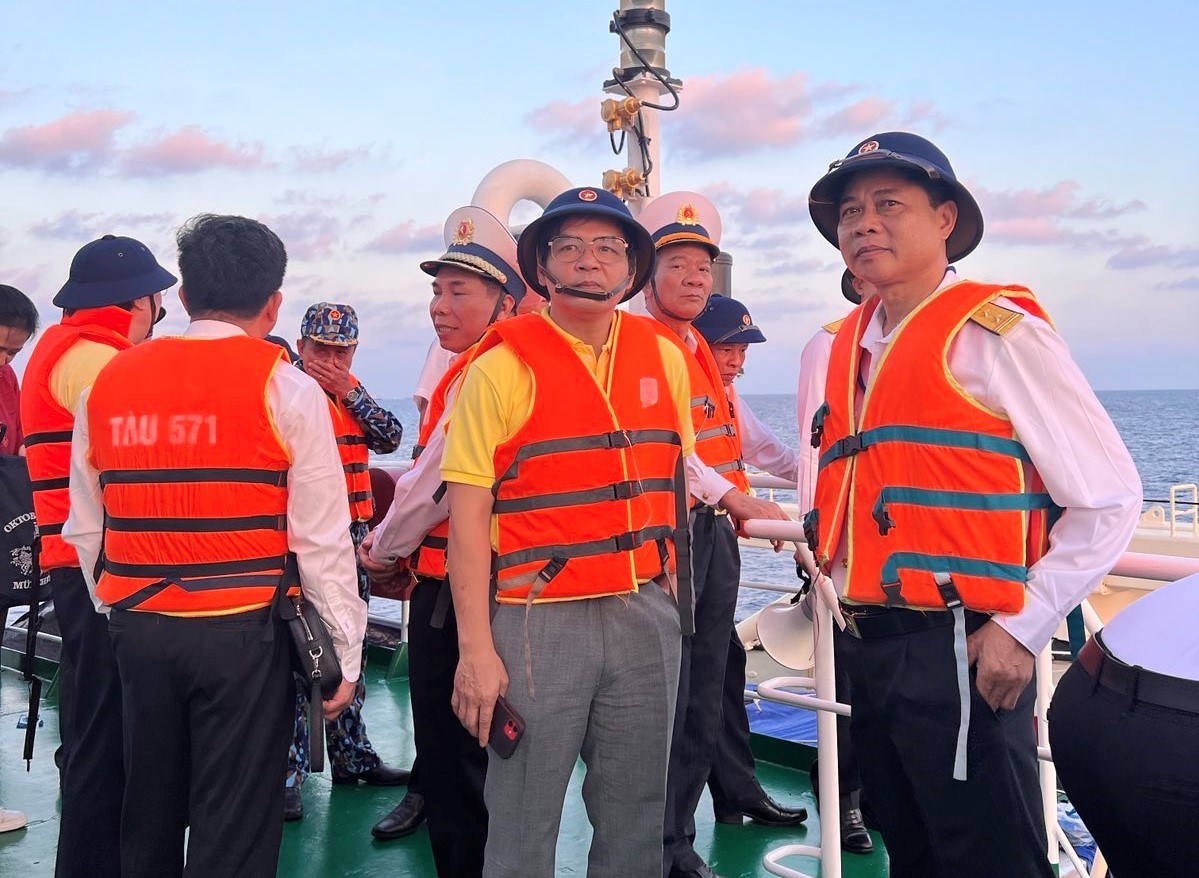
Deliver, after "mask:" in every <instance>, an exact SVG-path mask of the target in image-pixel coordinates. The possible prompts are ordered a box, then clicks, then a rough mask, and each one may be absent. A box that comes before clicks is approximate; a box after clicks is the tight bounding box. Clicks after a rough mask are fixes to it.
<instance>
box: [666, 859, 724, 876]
mask: <svg viewBox="0 0 1199 878" xmlns="http://www.w3.org/2000/svg"><path fill="white" fill-rule="evenodd" d="M670 878H720V876H719V875H717V874H716V873H715V872H713V871H712V869H711V868H710V867H709V866H708V864H707V863H700V864H699V865H698V866H696V867H695V868H694V869H671V870H670Z"/></svg>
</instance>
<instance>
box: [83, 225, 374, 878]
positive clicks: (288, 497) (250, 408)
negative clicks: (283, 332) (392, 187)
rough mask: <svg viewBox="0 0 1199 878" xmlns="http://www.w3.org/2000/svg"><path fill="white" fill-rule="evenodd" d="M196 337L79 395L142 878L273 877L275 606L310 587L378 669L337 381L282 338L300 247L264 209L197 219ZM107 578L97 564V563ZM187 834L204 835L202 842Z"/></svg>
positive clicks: (91, 536) (192, 297)
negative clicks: (288, 275)
mask: <svg viewBox="0 0 1199 878" xmlns="http://www.w3.org/2000/svg"><path fill="white" fill-rule="evenodd" d="M178 243H179V268H180V274H181V275H182V277H183V284H182V288H181V289H180V291H179V297H180V299H181V300H182V302H183V306H184V308H185V309H186V310H187V312H188V314H189V316H190V317H191V323H190V324H189V325H188V327H187V330H186V331H185V332H184V334H183V336H182V337H180V338H163V339H157V340H155V341H153V342H150V343H148V344H145V345H141V346H139V347H137V348H134V349H131V350H126V351H122V352H121V354H119V355H118V356H117V357H115V358H113V360H112V361H111V362H110V363H109V364H108V366H107V367H105V370H104V371H103V372H102V373H101V375H100V376H99V377H98V378H97V379H96V382H95V384H94V385H93V386H92V388H91V390H90V392H89V393H88V394H86V395H85V396H84V398H83V401H82V402H81V405H80V411H79V414H78V417H77V420H76V424H75V433H74V447H73V451H72V459H71V516H70V519H69V520H68V522H67V526H66V528H65V529H64V535H65V536H66V537H67V538H68V539H70V541H71V542H72V543H73V544H74V546H75V548H76V549H77V550H78V552H79V559H80V561H81V562H82V564H83V565H84V571H85V577H87V578H88V585H89V587H91V588H93V589H94V594H95V598H96V600H97V602H98V603H99V604H101V605H105V606H107V607H110V608H111V616H110V621H109V628H110V629H111V634H112V642H113V649H114V651H115V653H116V657H117V663H118V665H119V666H120V673H121V684H122V696H123V702H124V715H125V729H124V732H125V737H124V744H125V754H126V757H127V760H128V761H127V763H126V766H125V772H126V785H125V796H124V802H123V806H122V826H121V868H122V875H123V876H124V878H142V876H146V878H149V876H155V878H161V876H172V875H173V876H179V875H182V874H183V872H184V859H185V857H186V862H187V866H186V868H187V874H189V875H192V874H195V875H223V876H239V878H267V876H274V874H275V872H276V868H277V864H278V859H279V844H280V841H281V838H282V826H283V821H282V820H281V819H280V813H281V811H282V808H283V786H282V784H280V783H279V780H280V778H281V777H282V776H283V773H284V771H285V770H286V766H287V756H286V753H287V742H288V740H289V738H290V737H291V729H292V722H293V705H294V699H293V695H292V691H293V690H292V686H291V676H290V669H289V661H288V658H289V656H288V644H287V639H288V634H287V633H286V632H285V630H284V628H283V625H282V622H281V620H280V617H279V614H278V611H277V610H276V609H275V604H276V602H277V601H278V600H279V598H280V597H282V593H283V592H284V591H285V590H286V591H288V592H290V593H292V594H298V590H296V588H295V572H298V575H299V580H300V582H302V583H303V593H304V597H305V599H306V600H308V601H310V602H311V603H312V605H313V606H314V607H315V608H316V609H317V611H318V612H319V614H320V616H321V618H322V619H323V620H324V622H325V624H326V625H328V626H329V628H330V632H331V636H332V640H333V644H334V647H335V650H336V653H337V657H338V659H339V660H340V665H341V671H342V674H343V675H344V679H343V682H342V683H341V685H340V686H339V688H338V689H337V691H336V692H335V693H334V695H333V696H332V697H331V698H330V699H329V700H327V701H326V702H325V703H324V705H323V706H324V709H325V716H326V717H327V718H330V719H332V718H333V717H335V716H336V715H337V714H338V713H339V712H340V710H341V709H342V708H344V707H345V706H346V705H347V704H348V703H349V702H350V699H351V698H352V697H353V693H354V689H355V685H356V682H357V680H358V675H359V674H360V673H361V663H362V660H361V651H362V637H363V633H364V630H365V627H366V606H365V605H364V604H363V603H362V601H361V599H360V598H359V597H358V584H357V577H356V576H355V571H354V551H353V546H352V545H351V543H350V536H349V513H348V507H347V505H346V504H344V503H330V502H329V498H330V497H339V496H342V495H343V494H344V492H345V476H344V474H343V473H342V468H341V460H340V458H339V456H338V453H337V446H336V444H335V443H334V439H333V429H332V426H331V424H330V420H329V408H328V402H327V399H326V397H325V394H324V393H323V392H322V391H321V389H320V386H319V385H318V384H317V383H316V382H315V381H314V380H313V379H312V378H310V377H309V376H307V375H305V374H304V373H303V372H301V371H300V370H298V369H293V368H291V367H290V365H289V364H288V362H287V358H286V357H285V355H284V354H283V352H282V351H281V350H280V349H279V348H278V347H277V346H275V345H273V344H271V343H270V342H267V341H265V340H264V339H263V336H265V335H266V333H268V332H269V331H270V330H271V329H272V327H273V326H274V325H275V322H276V320H277V318H278V314H279V309H280V306H281V304H282V299H283V296H282V293H281V292H280V291H279V289H280V286H281V284H282V281H283V272H284V269H285V267H286V264H287V254H286V252H285V250H284V248H283V243H282V242H281V241H280V240H279V238H278V237H277V236H276V235H275V234H274V233H273V232H272V231H271V230H270V229H268V228H267V227H266V226H264V225H262V224H261V223H258V222H256V221H254V220H250V219H246V218H244V217H235V216H213V215H201V216H198V217H195V218H193V219H192V220H190V221H188V223H187V224H185V225H184V226H183V228H181V229H180V231H179V234H178ZM93 567H95V568H96V569H98V573H99V579H98V581H96V582H92V581H91V576H90V571H91V570H92V569H93ZM185 831H188V832H189V833H190V834H189V836H188V839H187V844H186V852H185V850H184V847H185V845H184V839H185V835H184V834H185Z"/></svg>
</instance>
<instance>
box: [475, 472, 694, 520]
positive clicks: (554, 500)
mask: <svg viewBox="0 0 1199 878" xmlns="http://www.w3.org/2000/svg"><path fill="white" fill-rule="evenodd" d="M673 490H674V479H630V480H628V481H624V482H616V483H615V484H612V485H604V486H603V487H601V488H589V489H587V490H585V491H560V492H557V493H554V494H540V495H537V496H534V497H517V498H514V499H510V500H496V501H495V503H494V504H493V505H492V511H493V512H495V513H497V514H502V513H505V512H531V511H532V510H534V509H552V508H556V507H561V506H582V505H584V504H587V503H603V502H605V501H612V500H631V499H633V498H634V497H640V496H641V495H642V494H645V493H647V492H650V491H673Z"/></svg>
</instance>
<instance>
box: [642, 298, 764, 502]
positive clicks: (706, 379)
mask: <svg viewBox="0 0 1199 878" xmlns="http://www.w3.org/2000/svg"><path fill="white" fill-rule="evenodd" d="M654 328H655V329H657V331H658V334H659V335H661V336H662V337H663V338H668V339H670V340H671V341H672V342H674V343H675V344H676V345H677V346H678V348H679V350H681V351H682V352H683V359H684V360H685V361H686V363H687V372H688V375H689V377H690V379H691V426H692V427H693V428H694V430H695V454H696V456H697V457H698V458H699V459H700V460H702V461H703V462H704V463H706V464H707V465H708V466H710V467H712V469H714V470H716V472H718V473H720V474H721V475H723V476H724V477H725V478H726V479H728V480H729V481H730V482H731V483H732V484H733V485H735V486H736V487H737V489H738V490H740V491H742V492H743V493H748V492H749V477H748V476H747V475H746V473H745V461H744V459H743V458H742V453H741V437H740V436H739V435H738V433H737V418H736V413H735V412H734V411H733V406H732V403H731V402H730V401H729V397H728V393H727V392H726V391H725V388H724V381H723V380H722V379H721V377H720V368H719V367H718V366H717V365H716V360H715V359H714V358H713V357H712V349H711V348H710V347H709V346H708V342H707V339H705V338H704V337H703V336H702V335H700V334H699V333H698V332H697V333H693V336H694V337H695V342H696V346H695V350H694V351H693V350H691V348H690V347H688V346H687V344H686V342H684V341H683V340H682V339H681V338H679V337H678V336H677V335H675V333H673V332H672V331H671V330H670V328H669V327H667V326H666V325H665V324H663V323H660V322H659V321H657V320H655V321H654Z"/></svg>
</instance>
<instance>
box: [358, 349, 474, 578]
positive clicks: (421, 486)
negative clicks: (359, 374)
mask: <svg viewBox="0 0 1199 878" xmlns="http://www.w3.org/2000/svg"><path fill="white" fill-rule="evenodd" d="M439 348H440V346H439ZM460 356H462V355H461V354H453V355H452V356H451V357H450V359H449V362H447V363H446V369H448V368H449V366H450V364H452V363H453V362H454V361H455V360H457V359H458V357H460ZM444 372H445V370H442V373H443V374H444ZM461 383H462V376H461V375H459V376H458V379H457V380H456V381H455V382H454V383H453V385H452V386H451V387H450V388H449V389H448V391H447V393H446V405H445V409H444V410H443V411H442V413H441V418H440V420H438V422H437V424H436V426H434V428H433V431H432V433H430V434H429V442H428V444H427V445H425V448H424V450H423V451H421V453H420V457H418V458H417V459H416V460H415V461H414V462H413V464H412V469H410V470H408V472H406V473H404V474H403V475H402V476H400V477H399V478H398V479H396V489H395V497H394V498H393V499H392V501H391V508H390V509H388V510H387V515H386V516H384V518H383V520H382V521H381V522H379V526H378V527H376V528H375V539H374V542H373V544H372V545H371V551H370V556H371V559H372V560H374V561H381V562H384V563H389V564H390V563H393V562H395V561H396V560H397V559H399V558H407V557H409V556H410V555H411V554H412V553H413V552H415V551H416V549H417V547H418V546H419V545H420V544H421V540H423V539H424V538H425V536H426V535H427V534H428V533H429V531H431V530H432V529H433V528H435V527H437V525H439V524H441V523H442V522H443V521H445V520H446V519H447V518H449V506H448V505H447V502H446V498H445V497H444V496H442V497H441V499H440V502H437V501H435V500H434V499H433V496H434V495H435V494H437V493H438V489H439V488H440V487H441V483H442V479H441V459H442V456H443V455H444V453H445V423H446V416H447V415H448V414H449V413H450V410H451V409H452V408H453V402H454V397H455V396H457V394H458V387H459V386H460V385H461ZM434 388H436V385H434ZM432 393H433V392H432V391H429V397H431V396H432ZM429 397H426V398H429Z"/></svg>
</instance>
